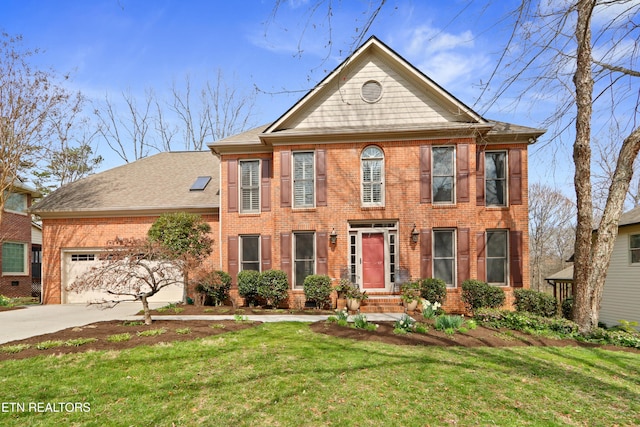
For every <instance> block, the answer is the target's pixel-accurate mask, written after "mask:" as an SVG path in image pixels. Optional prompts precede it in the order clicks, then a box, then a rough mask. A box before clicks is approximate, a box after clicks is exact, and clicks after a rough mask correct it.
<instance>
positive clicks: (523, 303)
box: [513, 289, 558, 317]
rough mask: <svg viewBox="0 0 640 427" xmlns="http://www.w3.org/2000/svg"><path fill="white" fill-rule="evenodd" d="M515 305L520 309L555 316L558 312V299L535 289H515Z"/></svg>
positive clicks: (545, 315)
mask: <svg viewBox="0 0 640 427" xmlns="http://www.w3.org/2000/svg"><path fill="white" fill-rule="evenodd" d="M513 296H514V300H515V301H514V305H515V306H516V310H518V311H526V312H528V313H533V314H537V315H538V316H544V317H554V316H555V315H556V314H557V312H558V301H557V300H556V299H555V297H554V296H553V295H549V294H546V293H544V292H538V291H534V290H533V289H516V290H515V291H513Z"/></svg>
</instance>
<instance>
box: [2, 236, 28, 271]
mask: <svg viewBox="0 0 640 427" xmlns="http://www.w3.org/2000/svg"><path fill="white" fill-rule="evenodd" d="M28 272H29V270H28V267H27V245H26V244H25V243H12V242H4V243H3V244H2V274H4V275H15V276H24V275H27V274H28Z"/></svg>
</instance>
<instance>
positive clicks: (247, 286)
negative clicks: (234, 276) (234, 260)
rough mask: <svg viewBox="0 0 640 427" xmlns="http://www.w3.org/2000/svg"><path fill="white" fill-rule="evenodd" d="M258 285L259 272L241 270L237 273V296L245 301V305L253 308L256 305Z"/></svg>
mask: <svg viewBox="0 0 640 427" xmlns="http://www.w3.org/2000/svg"><path fill="white" fill-rule="evenodd" d="M259 285H260V272H259V271H255V270H242V271H241V272H239V273H238V294H239V295H240V296H241V297H242V298H244V299H245V300H246V302H247V305H249V306H254V305H255V304H256V302H257V299H258V287H259Z"/></svg>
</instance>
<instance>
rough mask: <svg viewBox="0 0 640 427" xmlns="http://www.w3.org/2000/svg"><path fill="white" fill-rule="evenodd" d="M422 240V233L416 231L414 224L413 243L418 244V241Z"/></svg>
mask: <svg viewBox="0 0 640 427" xmlns="http://www.w3.org/2000/svg"><path fill="white" fill-rule="evenodd" d="M419 238H420V232H419V231H418V230H416V224H415V223H414V224H413V230H411V242H412V243H418V239H419Z"/></svg>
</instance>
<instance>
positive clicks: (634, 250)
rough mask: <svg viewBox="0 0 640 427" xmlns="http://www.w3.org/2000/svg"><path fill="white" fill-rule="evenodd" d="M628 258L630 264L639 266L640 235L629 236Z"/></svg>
mask: <svg viewBox="0 0 640 427" xmlns="http://www.w3.org/2000/svg"><path fill="white" fill-rule="evenodd" d="M629 256H630V258H629V259H630V260H631V264H640V234H632V235H631V236H629Z"/></svg>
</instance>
